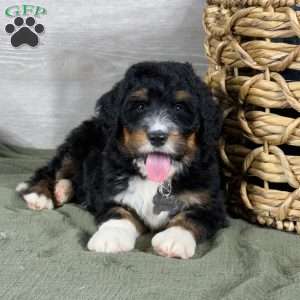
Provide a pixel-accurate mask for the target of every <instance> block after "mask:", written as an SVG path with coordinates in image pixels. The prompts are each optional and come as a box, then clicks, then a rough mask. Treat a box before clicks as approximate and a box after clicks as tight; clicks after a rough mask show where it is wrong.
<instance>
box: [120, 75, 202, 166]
mask: <svg viewBox="0 0 300 300" xmlns="http://www.w3.org/2000/svg"><path fill="white" fill-rule="evenodd" d="M158 80H159V78H158ZM162 87H163V85H159V84H156V85H155V86H152V87H149V86H147V85H144V86H139V87H136V88H133V89H132V90H131V91H130V92H129V93H128V95H127V96H126V99H125V101H124V104H123V107H122V118H121V120H122V121H121V122H122V131H123V132H122V142H123V145H124V146H125V148H126V149H127V151H128V152H130V153H131V154H132V155H133V156H134V157H135V158H137V159H138V161H139V163H140V164H142V163H143V161H144V162H146V159H147V157H148V156H149V155H151V154H157V155H160V156H167V157H168V159H170V161H171V163H172V165H173V166H177V167H178V166H179V165H180V164H184V163H188V162H189V161H191V160H192V158H193V156H194V153H195V151H196V149H197V140H196V139H197V137H196V131H197V129H198V127H199V122H198V118H197V113H196V112H197V110H196V107H195V106H196V103H195V102H196V99H195V95H193V94H192V93H191V92H189V91H188V90H187V89H184V88H179V87H176V86H172V85H171V86H169V87H168V88H162Z"/></svg>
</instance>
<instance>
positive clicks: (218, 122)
mask: <svg viewBox="0 0 300 300" xmlns="http://www.w3.org/2000/svg"><path fill="white" fill-rule="evenodd" d="M196 82H197V87H198V88H197V90H198V95H199V99H200V102H199V115H200V122H201V127H202V128H201V129H200V130H201V133H200V137H201V142H202V143H203V144H204V145H205V146H207V147H211V146H216V145H217V143H218V139H219V137H220V134H221V130H222V112H221V108H220V106H219V104H218V103H217V102H216V101H215V100H214V99H213V97H212V94H211V91H210V90H209V88H208V87H207V85H206V84H205V83H204V82H203V81H202V80H201V79H200V78H198V77H197V79H196Z"/></svg>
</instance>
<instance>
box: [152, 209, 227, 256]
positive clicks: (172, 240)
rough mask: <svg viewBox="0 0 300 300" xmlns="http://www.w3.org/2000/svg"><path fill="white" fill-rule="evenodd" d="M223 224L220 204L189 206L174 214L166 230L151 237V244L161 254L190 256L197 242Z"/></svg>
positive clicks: (223, 214) (209, 235) (223, 218)
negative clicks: (214, 205) (205, 206)
mask: <svg viewBox="0 0 300 300" xmlns="http://www.w3.org/2000/svg"><path fill="white" fill-rule="evenodd" d="M225 224H226V219H225V213H224V211H223V208H222V206H220V207H214V208H213V207H211V208H204V207H201V206H199V207H195V208H193V209H192V208H190V209H188V210H186V211H183V212H181V213H179V214H178V215H176V216H175V217H174V218H173V219H172V220H171V221H170V222H169V224H168V226H167V229H166V230H164V231H162V232H159V233H157V234H156V235H155V236H154V237H153V239H152V246H153V248H154V250H155V251H156V252H157V253H158V254H159V255H162V256H167V257H176V258H183V259H187V258H191V257H192V256H193V255H194V254H195V250H196V244H197V242H200V241H203V240H206V239H207V238H210V237H211V236H212V235H214V234H215V233H216V231H217V230H218V229H219V228H222V227H224V226H225Z"/></svg>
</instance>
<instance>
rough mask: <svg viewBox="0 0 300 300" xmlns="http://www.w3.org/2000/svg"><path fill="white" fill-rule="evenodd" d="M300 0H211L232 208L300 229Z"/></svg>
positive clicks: (210, 29) (209, 48)
mask: <svg viewBox="0 0 300 300" xmlns="http://www.w3.org/2000/svg"><path fill="white" fill-rule="evenodd" d="M297 5H298V6H297ZM298 8H300V0H207V7H206V9H205V11H204V17H203V22H204V28H205V31H206V36H207V38H206V43H205V50H206V53H207V56H208V58H209V69H208V74H207V83H208V85H209V86H210V87H211V89H212V92H213V94H214V96H215V97H216V98H217V99H218V100H219V101H220V103H221V105H222V106H223V108H224V111H225V113H224V118H225V120H224V134H223V137H222V139H221V142H220V150H221V156H222V159H223V161H224V165H225V173H226V175H227V177H228V181H227V185H228V190H229V195H230V199H229V200H228V201H229V203H228V206H229V210H231V212H233V213H235V214H237V215H239V216H242V217H244V218H247V219H248V220H250V221H252V222H258V223H259V224H262V225H266V226H270V227H274V228H277V229H280V230H286V231H292V232H297V233H299V234H300V42H299V41H300V11H299V10H298Z"/></svg>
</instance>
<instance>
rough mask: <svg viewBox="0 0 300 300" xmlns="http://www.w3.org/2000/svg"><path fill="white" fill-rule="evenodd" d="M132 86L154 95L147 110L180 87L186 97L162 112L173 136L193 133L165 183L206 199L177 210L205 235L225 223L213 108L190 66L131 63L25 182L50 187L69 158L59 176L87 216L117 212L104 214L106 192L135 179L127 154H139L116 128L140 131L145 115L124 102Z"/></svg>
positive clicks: (109, 199) (108, 200) (108, 203)
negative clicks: (190, 151) (191, 149)
mask: <svg viewBox="0 0 300 300" xmlns="http://www.w3.org/2000/svg"><path fill="white" fill-rule="evenodd" d="M140 88H147V90H148V91H149V97H150V98H151V99H156V100H153V103H154V104H151V105H152V106H151V107H150V106H149V111H152V110H155V109H159V107H158V106H160V105H166V107H165V109H166V110H168V111H170V110H172V109H173V108H172V105H173V106H174V104H173V102H172V101H173V100H172V101H171V100H169V99H173V98H174V95H173V93H174V91H178V90H184V91H188V92H189V93H190V94H191V96H192V99H191V100H190V101H189V103H188V104H184V105H186V107H184V108H183V111H182V112H178V113H177V112H176V111H174V112H173V111H172V112H170V115H172V121H174V123H175V124H176V125H177V127H178V128H179V131H180V134H182V136H187V135H188V134H190V133H191V132H195V133H196V141H197V149H196V152H195V153H194V155H193V158H192V159H191V161H190V162H189V163H187V164H185V165H184V166H183V169H182V171H181V172H179V173H178V174H175V175H174V177H173V178H172V186H173V191H174V193H175V195H176V194H179V193H181V192H183V191H192V192H193V191H206V192H207V193H208V194H209V201H208V203H205V204H204V205H191V206H188V207H186V208H185V209H183V211H182V212H181V213H184V215H185V217H186V218H187V220H188V222H190V223H192V224H193V225H194V226H196V227H199V228H200V229H201V232H202V235H201V237H200V238H199V240H203V239H206V238H209V237H211V236H213V235H214V233H215V232H216V231H217V230H218V229H220V228H221V227H223V226H224V225H225V223H226V221H225V219H226V218H225V211H224V199H223V193H222V190H221V183H220V173H219V172H220V170H219V165H218V155H217V140H218V137H219V134H220V130H221V113H220V110H219V107H218V106H217V105H216V104H215V102H214V101H213V100H212V96H211V94H210V91H209V90H208V88H207V87H206V85H205V84H204V83H203V82H202V81H201V80H200V78H199V77H197V76H196V75H195V73H194V71H193V69H192V67H191V65H190V64H182V63H173V62H160V63H158V62H145V63H139V64H136V65H133V66H132V67H131V68H130V69H129V70H128V71H127V73H126V74H125V77H124V79H123V80H121V81H120V82H119V83H117V84H116V85H115V86H114V87H113V88H112V90H111V91H109V92H108V93H106V94H104V95H103V96H102V97H101V98H100V99H99V100H98V101H97V104H96V114H95V117H93V118H92V119H91V120H88V121H85V122H83V123H82V124H81V125H80V126H79V127H77V128H76V129H74V130H73V131H72V132H71V133H70V134H69V136H68V137H67V139H66V140H65V142H64V143H63V144H62V146H60V147H59V148H58V150H57V153H56V155H55V157H54V158H53V159H52V160H51V161H50V162H49V163H48V164H47V166H45V167H43V168H41V169H39V170H37V171H36V173H35V175H34V176H33V177H32V178H31V180H30V187H32V186H35V185H37V184H39V182H40V181H41V180H43V179H46V180H48V181H53V183H52V184H51V185H50V186H54V185H55V180H56V179H57V178H56V174H57V172H58V171H59V170H60V169H61V168H63V162H64V161H65V160H66V159H69V160H70V161H71V162H72V164H73V171H72V172H71V174H70V173H69V174H68V176H67V177H69V178H67V179H70V180H71V181H72V185H73V189H74V197H73V201H75V202H77V203H79V204H81V205H82V206H83V207H85V208H87V209H88V210H90V211H92V212H93V213H95V215H96V219H97V220H98V222H103V220H107V219H109V218H113V217H114V216H115V217H120V216H116V215H114V214H111V213H110V209H111V208H113V207H115V206H118V205H119V204H116V203H114V200H113V198H114V196H115V195H117V194H118V193H120V192H122V191H123V190H125V189H126V188H127V187H128V180H129V179H130V178H132V177H133V176H141V177H142V176H143V175H142V174H140V172H139V169H138V168H137V166H136V165H135V164H133V159H135V158H138V157H139V155H142V153H138V152H137V153H130V152H128V151H126V149H124V146H123V144H122V139H123V136H122V135H123V131H122V130H123V128H124V127H126V128H129V129H130V130H135V129H137V127H139V128H140V127H141V126H142V125H141V124H142V122H143V120H144V119H145V115H143V114H141V115H138V114H137V113H136V110H135V109H136V108H133V107H132V105H138V104H131V103H130V104H128V97H129V95H130V93H131V92H132V91H135V90H138V89H140ZM151 101H152V100H151ZM163 101H164V102H163ZM133 103H135V102H134V101H133ZM155 103H156V104H155ZM162 103H163V104H162ZM130 105H131V106H130ZM147 105H150V104H147ZM179 109H180V108H179ZM145 114H146V113H145ZM173 116H174V117H173ZM145 130H146V129H145ZM182 157H183V152H182V151H181V150H178V153H177V154H176V155H174V157H173V158H174V160H176V161H178V162H180V161H181V159H182ZM29 191H30V189H29ZM29 191H26V193H28V192H29ZM51 192H52V193H53V191H51ZM172 217H175V216H172ZM141 221H142V222H143V220H141Z"/></svg>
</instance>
